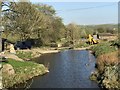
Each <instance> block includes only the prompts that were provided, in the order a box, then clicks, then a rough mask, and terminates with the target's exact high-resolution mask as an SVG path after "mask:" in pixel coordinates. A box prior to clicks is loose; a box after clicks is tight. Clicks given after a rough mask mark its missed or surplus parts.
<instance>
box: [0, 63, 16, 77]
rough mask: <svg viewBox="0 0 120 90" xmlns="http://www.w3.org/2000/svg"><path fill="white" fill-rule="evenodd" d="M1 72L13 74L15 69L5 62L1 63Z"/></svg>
mask: <svg viewBox="0 0 120 90" xmlns="http://www.w3.org/2000/svg"><path fill="white" fill-rule="evenodd" d="M2 73H6V74H8V75H13V74H15V71H14V68H13V67H12V65H10V64H5V65H3V68H2Z"/></svg>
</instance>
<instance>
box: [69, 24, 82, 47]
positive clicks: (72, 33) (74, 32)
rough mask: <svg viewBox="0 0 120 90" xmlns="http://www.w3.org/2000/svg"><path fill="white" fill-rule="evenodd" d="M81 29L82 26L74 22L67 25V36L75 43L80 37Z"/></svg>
mask: <svg viewBox="0 0 120 90" xmlns="http://www.w3.org/2000/svg"><path fill="white" fill-rule="evenodd" d="M79 30H80V28H79V27H78V26H77V25H76V24H74V23H70V24H69V25H67V38H68V40H69V41H72V44H73V45H74V44H75V42H76V41H78V40H79V39H80V33H79Z"/></svg>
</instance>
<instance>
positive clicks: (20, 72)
mask: <svg viewBox="0 0 120 90" xmlns="http://www.w3.org/2000/svg"><path fill="white" fill-rule="evenodd" d="M4 64H10V65H12V66H13V68H14V70H15V74H13V75H8V74H7V73H2V75H3V77H2V83H3V87H4V88H9V87H13V88H14V85H15V84H20V83H26V80H29V79H31V78H33V77H34V76H38V75H43V74H45V73H46V70H47V68H46V67H44V65H43V64H38V63H35V62H32V61H24V62H21V61H16V60H13V59H8V63H3V64H2V65H4Z"/></svg>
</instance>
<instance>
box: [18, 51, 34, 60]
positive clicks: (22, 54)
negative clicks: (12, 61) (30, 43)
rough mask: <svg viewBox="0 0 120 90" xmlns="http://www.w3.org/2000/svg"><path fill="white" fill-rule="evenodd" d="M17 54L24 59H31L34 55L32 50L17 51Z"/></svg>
mask: <svg viewBox="0 0 120 90" xmlns="http://www.w3.org/2000/svg"><path fill="white" fill-rule="evenodd" d="M16 55H17V56H18V57H19V58H22V59H31V58H32V57H33V54H32V52H24V51H17V52H16Z"/></svg>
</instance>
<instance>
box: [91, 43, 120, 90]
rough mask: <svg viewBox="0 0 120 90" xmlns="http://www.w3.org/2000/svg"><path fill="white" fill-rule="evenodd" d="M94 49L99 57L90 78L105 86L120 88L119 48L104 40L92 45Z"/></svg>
mask: <svg viewBox="0 0 120 90" xmlns="http://www.w3.org/2000/svg"><path fill="white" fill-rule="evenodd" d="M92 51H93V53H94V55H95V56H96V57H97V61H96V71H95V72H94V73H93V74H92V75H91V77H90V79H91V80H95V81H97V82H98V83H99V85H100V86H101V87H103V88H107V89H111V88H119V89H120V81H119V78H118V75H119V72H118V68H119V60H118V50H117V48H116V47H114V46H111V43H108V42H104V43H100V44H98V45H96V46H94V47H92Z"/></svg>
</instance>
